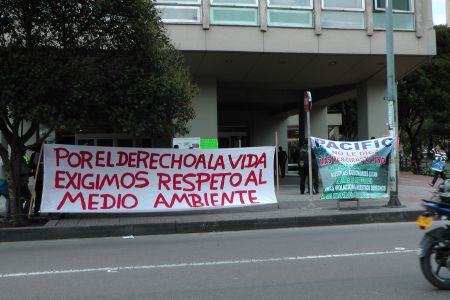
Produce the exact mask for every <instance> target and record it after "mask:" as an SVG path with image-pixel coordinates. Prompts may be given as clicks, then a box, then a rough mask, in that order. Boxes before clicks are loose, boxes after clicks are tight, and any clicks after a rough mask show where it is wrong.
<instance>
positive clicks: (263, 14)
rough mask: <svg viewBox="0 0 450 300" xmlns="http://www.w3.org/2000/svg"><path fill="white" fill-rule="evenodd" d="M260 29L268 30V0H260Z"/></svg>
mask: <svg viewBox="0 0 450 300" xmlns="http://www.w3.org/2000/svg"><path fill="white" fill-rule="evenodd" d="M259 29H260V30H261V31H267V0H259Z"/></svg>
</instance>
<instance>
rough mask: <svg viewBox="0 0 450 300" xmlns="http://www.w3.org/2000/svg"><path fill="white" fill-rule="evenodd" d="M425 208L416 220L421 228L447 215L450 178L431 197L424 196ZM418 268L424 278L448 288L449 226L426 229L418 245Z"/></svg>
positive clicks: (449, 284)
mask: <svg viewBox="0 0 450 300" xmlns="http://www.w3.org/2000/svg"><path fill="white" fill-rule="evenodd" d="M422 206H423V207H424V208H425V209H426V211H425V212H424V213H423V214H422V215H420V216H419V218H418V219H417V221H416V224H417V226H419V228H421V229H424V230H425V229H427V228H429V227H430V226H431V224H432V223H433V220H439V219H441V220H447V219H448V218H449V217H450V180H445V181H444V183H442V184H441V185H440V186H439V190H438V192H436V193H435V196H434V197H433V198H432V199H431V200H423V202H422ZM419 261H420V268H421V270H422V273H423V275H424V276H425V278H426V279H427V280H428V281H429V282H430V283H431V284H432V285H434V286H436V287H437V288H439V289H442V290H450V226H449V225H445V226H442V227H438V228H435V229H433V230H430V231H428V232H426V233H425V235H424V237H423V238H422V240H421V242H420V247H419Z"/></svg>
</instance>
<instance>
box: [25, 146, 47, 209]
mask: <svg viewBox="0 0 450 300" xmlns="http://www.w3.org/2000/svg"><path fill="white" fill-rule="evenodd" d="M32 150H33V153H32V154H31V157H30V161H29V163H28V166H29V168H30V169H31V173H32V176H33V177H35V176H36V172H37V173H38V174H37V177H36V178H34V180H35V186H34V188H35V198H34V208H33V212H34V215H35V216H38V215H39V211H40V210H41V202H42V189H43V187H44V160H43V157H41V159H40V160H39V153H40V150H41V149H40V147H35V148H33V149H32ZM38 170H39V171H38Z"/></svg>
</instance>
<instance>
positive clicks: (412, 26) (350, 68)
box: [156, 0, 436, 148]
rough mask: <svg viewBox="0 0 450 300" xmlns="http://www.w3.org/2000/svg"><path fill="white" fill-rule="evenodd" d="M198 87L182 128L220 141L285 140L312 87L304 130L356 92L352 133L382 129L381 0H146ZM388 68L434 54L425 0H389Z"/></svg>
mask: <svg viewBox="0 0 450 300" xmlns="http://www.w3.org/2000/svg"><path fill="white" fill-rule="evenodd" d="M156 5H157V8H158V9H159V11H160V13H161V18H162V20H163V22H164V23H165V26H166V29H167V34H168V35H169V37H170V38H171V40H172V42H173V44H174V45H175V46H176V47H177V48H178V49H180V50H181V51H182V52H183V54H184V56H185V60H186V63H187V64H188V66H189V67H190V70H191V73H192V76H193V78H194V81H195V82H196V83H197V85H198V86H199V88H200V93H199V95H198V96H197V97H196V99H195V100H194V103H193V104H194V107H195V111H196V118H195V119H194V120H193V121H192V122H191V124H190V134H189V136H190V137H201V138H217V139H219V145H220V146H221V147H239V146H263V145H275V132H277V134H278V139H279V143H280V145H282V146H283V148H287V146H288V117H290V116H293V115H296V114H299V115H300V117H299V119H300V122H299V123H300V126H299V131H300V132H299V135H300V136H304V123H305V122H304V117H303V116H304V113H303V92H304V90H310V91H311V92H312V96H313V107H312V112H311V115H312V126H311V129H312V134H313V135H314V136H317V137H322V138H326V137H328V125H329V123H330V122H329V121H328V118H329V115H328V113H327V107H328V106H330V105H333V104H336V103H339V102H342V101H347V100H349V99H357V107H358V108H357V109H358V138H359V139H368V138H369V137H371V136H382V135H384V134H385V133H386V132H387V126H386V123H387V103H386V101H385V97H386V93H387V92H386V35H385V31H384V29H385V13H384V6H385V1H384V0H156ZM393 7H394V20H393V23H394V29H395V33H394V48H395V50H394V51H395V55H396V56H395V60H396V77H397V79H399V78H402V77H403V76H405V74H407V73H409V72H411V71H412V70H414V69H415V68H416V67H417V66H418V65H420V64H421V63H422V62H424V61H425V60H426V59H427V58H429V57H430V56H432V55H435V53H436V42H435V33H434V30H433V24H432V7H431V0H393Z"/></svg>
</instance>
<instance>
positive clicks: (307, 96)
mask: <svg viewBox="0 0 450 300" xmlns="http://www.w3.org/2000/svg"><path fill="white" fill-rule="evenodd" d="M303 106H304V107H305V111H310V110H311V106H312V98H311V92H310V91H305V93H304V94H303Z"/></svg>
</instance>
